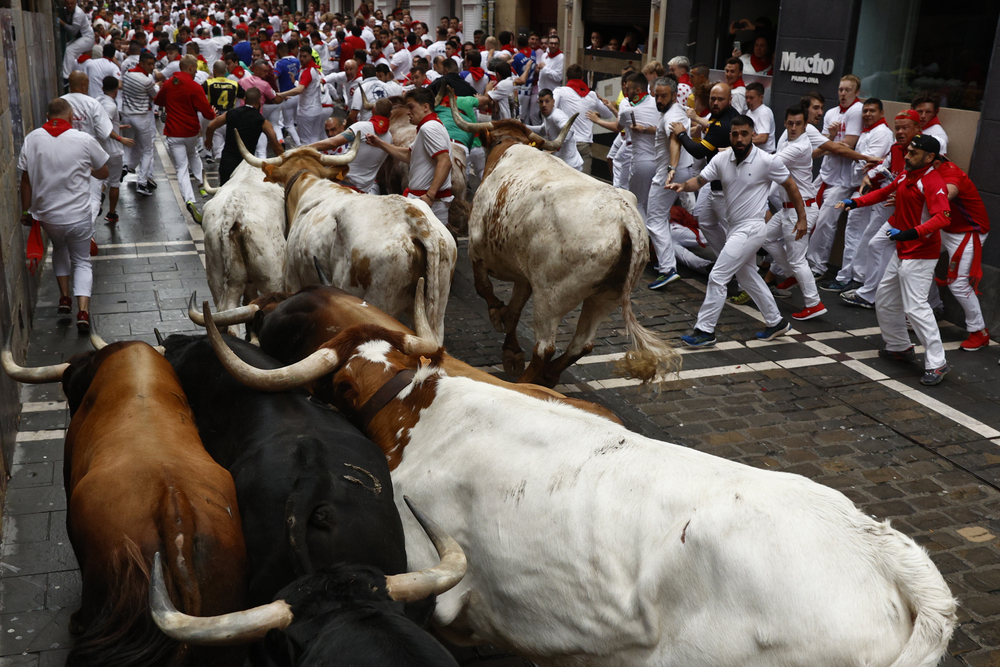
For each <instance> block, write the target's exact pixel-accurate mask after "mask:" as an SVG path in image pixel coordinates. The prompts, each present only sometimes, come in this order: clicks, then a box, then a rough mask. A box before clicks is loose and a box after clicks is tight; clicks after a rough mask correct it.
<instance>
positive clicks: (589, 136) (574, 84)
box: [473, 64, 614, 174]
mask: <svg viewBox="0 0 1000 667" xmlns="http://www.w3.org/2000/svg"><path fill="white" fill-rule="evenodd" d="M566 78H567V81H566V85H565V86H559V87H558V88H556V89H555V90H554V91H552V96H553V98H554V99H555V103H556V108H557V109H560V110H562V112H563V113H565V114H566V116H567V117H570V116H572V115H573V114H579V115H578V116H577V119H576V122H574V123H573V134H572V135H571V136H570V139H567V141H569V140H572V141H574V142H576V150H577V152H579V153H580V157H581V158H582V159H583V169H582V171H583V173H585V174H589V173H590V165H591V160H592V158H591V146H592V145H593V143H594V124H593V122H592V121H591V120H589V119H588V118H587V112H588V111H593V112H594V113H596V114H598V115H599V116H600V117H602V118H614V114H612V113H611V111H610V110H609V109H608V108H607V107H606V106H605V105H604V103H603V102H601V100H600V99H599V98H598V97H597V93H595V92H594V91H592V90H591V89H590V87H589V86H587V84H586V83H585V82H584V81H583V68H582V67H580V66H579V65H576V64H573V65H570V66H569V67H567V68H566ZM473 87H475V86H473Z"/></svg>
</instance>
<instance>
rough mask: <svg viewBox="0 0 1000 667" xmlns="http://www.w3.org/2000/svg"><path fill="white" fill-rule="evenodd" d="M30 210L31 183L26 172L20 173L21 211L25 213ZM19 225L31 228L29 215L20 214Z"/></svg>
mask: <svg viewBox="0 0 1000 667" xmlns="http://www.w3.org/2000/svg"><path fill="white" fill-rule="evenodd" d="M29 208H31V181H29V180H28V170H27V169H25V170H24V171H22V172H21V210H22V211H27V210H28V209H29ZM21 224H22V225H24V226H25V227H30V226H31V214H30V213H22V214H21Z"/></svg>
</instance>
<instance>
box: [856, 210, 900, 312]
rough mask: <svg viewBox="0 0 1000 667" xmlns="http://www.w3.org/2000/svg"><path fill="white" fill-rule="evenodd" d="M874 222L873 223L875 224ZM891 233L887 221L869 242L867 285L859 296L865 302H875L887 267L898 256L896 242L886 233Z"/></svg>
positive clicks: (862, 288)
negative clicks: (893, 257) (890, 260)
mask: <svg viewBox="0 0 1000 667" xmlns="http://www.w3.org/2000/svg"><path fill="white" fill-rule="evenodd" d="M874 222H875V221H874V220H873V221H872V223H873V224H874ZM887 231H889V221H888V220H886V221H885V222H883V223H882V224H881V225H879V228H878V229H876V230H875V233H874V234H872V237H871V240H870V241H868V261H867V262H865V284H864V285H862V286H861V287H859V288H858V291H857V295H858V296H860V297H861V298H862V299H864V300H865V301H870V302H872V303H874V302H875V295H876V294H877V293H878V286H879V285H880V284H881V283H882V276H884V275H885V267H886V266H888V264H889V258H890V257H892V256H893V255H895V254H896V242H895V241H890V240H889V237H888V236H886V235H885V233H886V232H887Z"/></svg>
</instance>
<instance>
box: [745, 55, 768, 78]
mask: <svg viewBox="0 0 1000 667" xmlns="http://www.w3.org/2000/svg"><path fill="white" fill-rule="evenodd" d="M750 66H751V67H753V70H754V71H755V72H757V73H759V74H764V73H765V72H767V70H769V69H771V63H766V62H764V61H763V60H760V59H759V58H757V56H755V55H754V54H752V53H751V54H750Z"/></svg>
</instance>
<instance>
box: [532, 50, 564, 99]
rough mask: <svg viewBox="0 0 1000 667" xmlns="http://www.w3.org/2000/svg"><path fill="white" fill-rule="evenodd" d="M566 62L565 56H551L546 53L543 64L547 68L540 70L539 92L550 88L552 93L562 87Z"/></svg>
mask: <svg viewBox="0 0 1000 667" xmlns="http://www.w3.org/2000/svg"><path fill="white" fill-rule="evenodd" d="M564 60H565V58H564V54H562V53H560V54H558V55H555V56H550V55H549V54H548V52H547V51H546V53H545V55H544V56H543V57H542V64H544V65H545V67H543V68H542V69H540V70H538V90H542V89H544V88H548V89H549V90H551V91H555V89H556V88H558V87H559V86H561V85H562V79H563V61H564Z"/></svg>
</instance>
